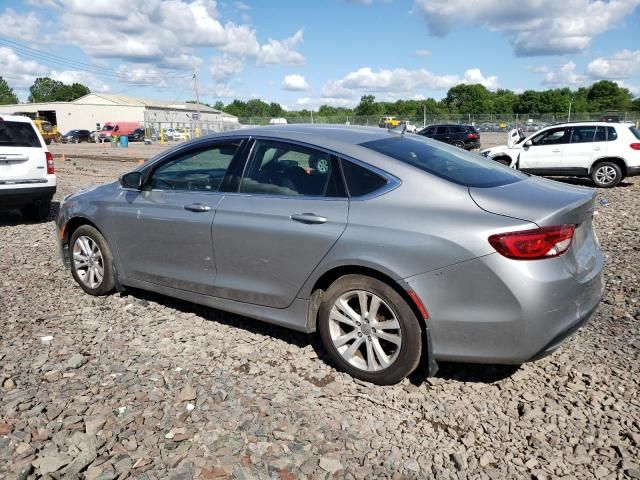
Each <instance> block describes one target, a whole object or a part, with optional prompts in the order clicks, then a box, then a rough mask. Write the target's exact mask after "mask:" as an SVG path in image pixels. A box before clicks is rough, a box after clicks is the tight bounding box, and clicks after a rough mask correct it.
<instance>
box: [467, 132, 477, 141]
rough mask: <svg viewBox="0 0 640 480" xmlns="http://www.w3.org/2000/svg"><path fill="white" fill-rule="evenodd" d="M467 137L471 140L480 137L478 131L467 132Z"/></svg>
mask: <svg viewBox="0 0 640 480" xmlns="http://www.w3.org/2000/svg"><path fill="white" fill-rule="evenodd" d="M467 138H468V139H470V140H475V139H476V138H478V134H477V133H467Z"/></svg>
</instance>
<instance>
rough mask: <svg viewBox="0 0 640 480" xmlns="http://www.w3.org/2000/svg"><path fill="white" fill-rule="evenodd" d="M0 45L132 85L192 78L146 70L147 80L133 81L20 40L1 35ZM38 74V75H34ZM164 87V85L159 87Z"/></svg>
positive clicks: (112, 71) (120, 72)
mask: <svg viewBox="0 0 640 480" xmlns="http://www.w3.org/2000/svg"><path fill="white" fill-rule="evenodd" d="M0 45H4V46H5V47H8V48H11V49H12V50H16V51H17V52H18V53H19V54H20V55H22V56H24V57H27V58H31V59H33V60H37V61H40V62H42V63H44V64H46V65H48V66H49V67H51V66H52V65H55V66H56V67H55V68H59V67H63V68H68V69H74V70H79V71H83V72H86V73H89V74H91V75H94V76H96V77H102V78H108V79H110V80H116V81H119V82H122V83H127V84H131V85H139V86H156V87H158V85H157V82H159V81H161V80H164V79H166V78H167V77H168V78H174V79H186V78H190V77H191V75H189V74H182V75H179V74H176V73H172V72H171V71H167V72H145V76H146V79H147V80H146V81H133V80H128V79H126V78H125V77H124V75H125V73H126V72H124V71H122V70H113V69H109V68H100V67H96V66H93V65H90V64H87V63H84V62H79V61H76V60H72V59H69V58H65V57H61V56H59V55H55V54H52V53H47V52H44V51H42V50H38V49H35V48H32V47H28V46H26V45H22V44H20V43H18V42H14V41H12V40H9V39H6V38H3V37H0ZM34 76H37V75H34ZM159 88H162V87H159Z"/></svg>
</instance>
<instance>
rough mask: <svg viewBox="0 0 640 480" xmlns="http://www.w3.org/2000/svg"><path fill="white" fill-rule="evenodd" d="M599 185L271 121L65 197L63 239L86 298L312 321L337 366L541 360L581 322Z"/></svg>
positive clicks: (383, 135) (593, 272)
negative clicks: (137, 295) (141, 295)
mask: <svg viewBox="0 0 640 480" xmlns="http://www.w3.org/2000/svg"><path fill="white" fill-rule="evenodd" d="M425 192H428V195H425ZM594 198H595V190H593V189H588V188H584V187H574V186H569V185H564V184H563V185H560V184H558V183H556V182H553V181H551V180H547V179H543V178H538V177H532V176H528V175H525V174H523V173H520V172H518V171H516V170H513V169H510V168H505V167H504V166H502V165H499V164H497V163H495V162H492V161H489V160H487V159H485V158H483V157H482V156H480V155H476V154H471V153H467V152H464V151H462V150H460V149H457V148H453V147H451V146H448V145H445V144H443V143H441V142H436V141H433V140H430V139H427V138H423V137H420V136H418V135H401V134H398V133H394V132H390V131H388V130H382V129H378V130H372V129H370V128H366V127H344V126H335V125H332V126H321V125H295V126H290V127H289V126H274V127H261V128H247V129H243V130H236V131H233V132H225V133H219V134H214V135H209V136H206V137H203V138H199V139H196V140H192V141H191V142H187V143H185V144H183V145H180V146H179V147H176V148H173V149H171V150H167V151H165V152H163V153H161V154H160V155H158V156H157V157H155V158H154V159H152V160H150V161H148V162H145V163H144V164H143V165H140V166H138V167H137V168H136V169H135V170H133V171H131V172H129V173H126V174H124V175H123V176H122V177H120V179H119V180H118V181H115V182H113V183H109V184H107V185H101V186H96V187H93V188H90V189H87V190H84V191H81V192H78V193H76V194H73V195H71V196H68V197H66V198H65V199H64V201H63V202H62V205H61V206H60V209H59V214H58V217H57V228H58V232H57V233H58V235H57V236H58V239H59V242H60V248H61V252H62V258H63V260H64V263H65V265H66V266H67V267H69V268H70V269H71V273H72V275H73V277H74V279H75V280H76V281H77V282H78V284H79V285H80V287H81V288H82V289H84V291H85V292H87V293H89V294H91V295H105V294H108V293H110V292H112V291H114V289H123V288H126V287H136V288H142V289H147V290H152V291H155V292H159V293H162V294H165V295H169V296H172V297H177V298H181V299H183V300H188V301H193V302H197V303H201V304H203V305H207V306H210V307H214V308H219V309H222V310H226V311H230V312H234V313H237V314H241V315H247V316H250V317H254V318H256V319H259V320H264V321H267V322H272V323H275V324H278V325H281V326H284V327H288V328H293V329H296V330H300V331H303V332H309V333H311V332H317V333H318V334H319V335H320V338H321V339H322V342H323V344H324V346H325V348H326V350H327V352H328V353H329V355H330V357H331V358H332V359H333V361H334V362H335V364H336V365H337V366H338V367H340V368H342V369H344V370H345V371H347V372H348V373H350V374H351V375H353V376H354V377H357V378H360V379H363V380H366V381H370V382H375V383H378V384H389V383H394V382H397V381H399V380H401V379H402V378H403V377H405V376H406V375H408V374H409V373H411V372H412V371H413V370H414V369H415V368H416V367H417V365H418V364H419V363H420V362H421V361H423V362H424V365H425V366H426V369H427V373H433V372H434V371H435V369H436V368H437V361H440V360H442V361H444V360H446V361H461V362H487V363H506V364H520V363H522V362H526V361H529V360H533V359H537V358H540V357H541V356H544V355H546V354H548V353H549V352H551V351H553V350H554V349H556V348H557V347H558V346H559V345H560V344H561V343H562V341H563V340H564V339H565V338H566V337H567V336H568V335H569V334H570V333H571V332H573V331H575V330H576V329H577V328H578V327H579V326H580V325H582V324H583V323H584V322H585V321H587V319H588V318H589V317H590V316H591V314H592V313H593V311H594V310H595V308H596V307H597V305H598V303H599V301H600V298H601V296H602V289H603V283H602V266H603V257H602V253H601V251H600V249H599V247H598V242H597V240H596V238H595V236H594V233H593V230H592V225H591V221H592V215H593V211H594Z"/></svg>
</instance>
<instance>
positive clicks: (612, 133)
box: [607, 127, 618, 142]
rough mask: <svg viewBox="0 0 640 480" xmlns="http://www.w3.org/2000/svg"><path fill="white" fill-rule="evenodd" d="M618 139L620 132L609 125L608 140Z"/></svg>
mask: <svg viewBox="0 0 640 480" xmlns="http://www.w3.org/2000/svg"><path fill="white" fill-rule="evenodd" d="M617 139H618V132H616V129H615V128H613V127H607V141H608V142H613V141H614V140H617Z"/></svg>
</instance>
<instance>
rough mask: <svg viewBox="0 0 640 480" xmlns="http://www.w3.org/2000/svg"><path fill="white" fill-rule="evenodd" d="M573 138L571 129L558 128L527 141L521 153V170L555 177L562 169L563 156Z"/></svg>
mask: <svg viewBox="0 0 640 480" xmlns="http://www.w3.org/2000/svg"><path fill="white" fill-rule="evenodd" d="M570 138H571V127H570V126H564V127H556V128H551V129H549V130H546V131H544V132H540V133H539V134H538V135H536V136H534V137H533V138H532V139H531V143H529V141H527V142H526V143H525V144H524V145H523V146H522V150H521V152H520V157H519V168H520V170H525V171H530V172H531V173H537V174H540V175H553V173H554V170H557V169H560V168H562V154H563V151H564V147H565V145H567V144H568V143H569V140H570Z"/></svg>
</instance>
